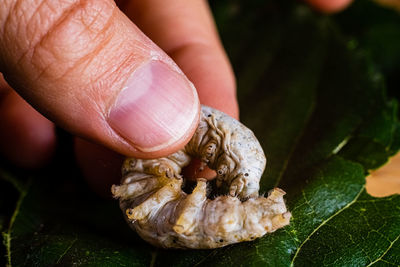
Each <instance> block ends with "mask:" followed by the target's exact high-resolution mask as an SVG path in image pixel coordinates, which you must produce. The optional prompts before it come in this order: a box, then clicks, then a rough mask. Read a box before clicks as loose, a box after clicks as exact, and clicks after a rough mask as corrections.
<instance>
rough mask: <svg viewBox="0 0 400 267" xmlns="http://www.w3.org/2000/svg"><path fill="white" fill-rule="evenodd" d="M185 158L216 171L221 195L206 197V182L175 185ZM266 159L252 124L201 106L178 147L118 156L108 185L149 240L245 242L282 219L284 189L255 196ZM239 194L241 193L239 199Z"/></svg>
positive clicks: (182, 244) (195, 244) (285, 220)
mask: <svg viewBox="0 0 400 267" xmlns="http://www.w3.org/2000/svg"><path fill="white" fill-rule="evenodd" d="M192 157H196V158H199V159H201V160H202V162H203V163H204V164H206V165H208V166H209V167H210V168H211V169H214V170H216V172H217V185H221V184H222V183H226V184H227V185H228V186H229V195H228V196H219V197H216V198H215V199H213V200H211V199H208V198H207V181H206V180H205V179H202V178H200V179H198V180H197V185H196V187H195V189H194V190H193V192H192V193H191V194H186V193H185V192H183V190H182V188H181V187H182V183H183V179H182V177H181V175H180V173H181V170H182V168H183V167H185V166H186V165H188V164H189V162H190V160H191V158H192ZM265 164H266V159H265V156H264V152H263V150H262V148H261V146H260V144H259V142H258V141H257V139H256V138H255V136H254V134H253V132H252V131H250V130H249V129H248V128H246V127H245V126H244V125H243V124H241V123H240V122H238V121H237V120H235V119H233V118H231V117H229V116H228V115H226V114H224V113H222V112H220V111H218V110H215V109H212V108H210V107H206V106H203V107H202V116H201V120H200V123H199V126H198V128H197V130H196V132H195V134H194V136H193V137H192V139H191V140H190V142H189V143H188V144H187V145H186V146H185V148H184V149H182V150H180V151H178V152H176V153H174V154H172V155H169V156H167V157H163V158H160V159H148V160H145V159H134V158H128V159H126V160H125V162H124V164H123V167H122V175H123V178H122V181H121V183H122V184H121V185H119V186H115V185H114V186H113V187H112V193H113V195H114V197H115V198H119V200H120V207H121V209H122V211H123V212H124V215H125V219H126V220H127V221H128V222H129V225H130V226H131V227H132V228H133V229H134V230H136V231H137V233H138V234H139V235H140V236H141V237H142V238H143V239H145V240H146V241H148V242H149V243H151V244H153V245H155V246H160V247H164V248H192V249H208V248H217V247H222V246H226V245H229V244H233V243H237V242H242V241H251V240H254V239H256V238H258V237H261V236H263V235H264V234H266V233H270V232H274V231H275V230H277V229H279V228H281V227H283V226H285V225H288V224H289V221H290V217H291V214H290V212H288V211H287V209H286V205H285V202H284V199H283V195H284V194H285V192H284V191H283V190H281V189H279V188H275V189H273V190H271V191H270V192H269V194H268V197H263V196H259V194H258V190H259V182H260V177H261V175H262V173H263V171H264V168H265ZM240 199H241V200H240Z"/></svg>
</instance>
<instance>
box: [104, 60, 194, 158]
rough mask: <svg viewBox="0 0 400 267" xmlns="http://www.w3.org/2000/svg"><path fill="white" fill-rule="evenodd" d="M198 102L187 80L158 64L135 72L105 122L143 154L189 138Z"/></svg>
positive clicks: (140, 68)
mask: <svg viewBox="0 0 400 267" xmlns="http://www.w3.org/2000/svg"><path fill="white" fill-rule="evenodd" d="M198 114H199V100H198V97H197V93H196V90H195V88H194V86H193V85H192V84H191V83H190V82H189V81H188V80H187V78H186V77H185V76H184V75H183V74H181V73H178V72H176V71H174V70H173V69H172V68H171V67H169V66H168V65H167V64H165V63H163V62H161V61H149V62H148V63H145V64H144V65H142V66H140V67H139V68H138V69H136V70H135V71H134V73H133V74H132V76H131V77H130V78H129V79H128V80H127V83H126V85H125V88H124V89H123V90H122V91H121V92H120V94H119V95H118V97H117V100H116V102H115V104H114V106H113V107H112V109H111V111H110V113H109V118H108V122H109V124H110V126H111V127H112V128H113V129H114V130H115V131H117V132H118V133H119V134H120V135H121V136H122V137H123V138H125V139H126V140H127V141H128V142H129V143H131V144H132V145H133V146H134V147H135V148H136V149H138V150H140V151H143V152H152V151H158V150H161V149H163V148H165V147H168V146H170V145H171V144H173V143H175V142H177V141H178V140H180V139H181V138H184V137H185V136H186V135H188V132H189V131H190V130H191V128H193V123H194V122H195V121H196V120H197V117H198Z"/></svg>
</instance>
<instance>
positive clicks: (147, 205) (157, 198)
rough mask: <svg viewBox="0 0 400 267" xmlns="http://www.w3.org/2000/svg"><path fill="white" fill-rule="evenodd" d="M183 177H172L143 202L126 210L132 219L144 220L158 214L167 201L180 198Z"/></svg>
mask: <svg viewBox="0 0 400 267" xmlns="http://www.w3.org/2000/svg"><path fill="white" fill-rule="evenodd" d="M181 186H182V179H171V181H170V182H169V183H167V184H166V185H164V186H163V187H162V188H161V189H160V190H158V191H157V192H155V193H154V194H153V195H151V196H150V197H149V198H148V199H146V200H145V201H144V202H143V203H141V204H140V205H138V206H136V207H135V208H130V209H127V210H126V215H127V216H128V219H130V220H143V219H145V218H147V217H148V216H149V215H151V214H156V213H157V211H158V210H159V209H160V208H162V207H163V206H164V205H165V204H166V203H168V202H170V201H172V200H174V199H176V198H178V197H179V196H180V194H181Z"/></svg>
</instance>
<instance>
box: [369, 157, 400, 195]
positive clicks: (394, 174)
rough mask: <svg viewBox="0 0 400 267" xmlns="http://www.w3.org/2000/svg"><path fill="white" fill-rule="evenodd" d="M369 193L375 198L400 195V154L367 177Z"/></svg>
mask: <svg viewBox="0 0 400 267" xmlns="http://www.w3.org/2000/svg"><path fill="white" fill-rule="evenodd" d="M366 189H367V192H368V193H369V194H370V195H372V196H374V197H386V196H390V195H394V194H400V152H399V153H397V154H396V155H395V156H393V157H392V158H391V159H390V160H389V162H388V163H386V164H385V165H384V166H382V167H381V168H379V169H377V170H375V171H372V172H371V174H370V175H369V176H368V177H367V184H366Z"/></svg>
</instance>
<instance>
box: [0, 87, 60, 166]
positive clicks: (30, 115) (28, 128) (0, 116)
mask: <svg viewBox="0 0 400 267" xmlns="http://www.w3.org/2000/svg"><path fill="white" fill-rule="evenodd" d="M1 90H2V91H3V93H2V95H1V99H0V153H1V154H2V155H3V156H4V157H6V158H7V159H8V160H10V161H11V162H12V163H14V164H16V165H18V166H20V167H24V168H39V167H41V166H43V165H44V164H46V163H47V162H49V160H50V159H51V157H52V155H53V153H54V149H55V145H56V135H55V128H54V125H53V123H51V122H50V121H49V120H48V119H46V118H44V117H43V116H42V115H41V114H39V113H38V112H37V111H36V110H34V109H33V108H32V107H31V106H30V105H29V104H28V103H26V102H25V101H24V100H23V99H22V98H21V97H20V96H19V95H17V94H16V93H15V92H14V91H12V90H11V88H6V89H5V88H4V87H3V88H2V89H1Z"/></svg>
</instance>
